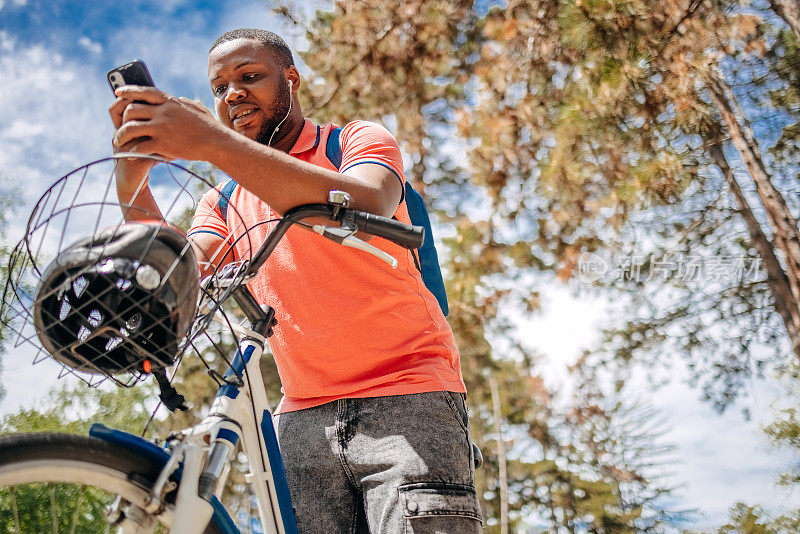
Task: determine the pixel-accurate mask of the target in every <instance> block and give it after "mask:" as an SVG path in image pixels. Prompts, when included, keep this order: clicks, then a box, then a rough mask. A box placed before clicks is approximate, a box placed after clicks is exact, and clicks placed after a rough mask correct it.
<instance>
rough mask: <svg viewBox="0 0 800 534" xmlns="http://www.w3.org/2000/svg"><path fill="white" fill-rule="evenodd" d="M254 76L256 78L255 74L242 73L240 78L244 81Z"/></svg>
mask: <svg viewBox="0 0 800 534" xmlns="http://www.w3.org/2000/svg"><path fill="white" fill-rule="evenodd" d="M255 78H256V75H255V74H244V75H242V80H246V81H249V80H255Z"/></svg>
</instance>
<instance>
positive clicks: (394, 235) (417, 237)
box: [355, 211, 425, 249]
mask: <svg viewBox="0 0 800 534" xmlns="http://www.w3.org/2000/svg"><path fill="white" fill-rule="evenodd" d="M355 222H356V226H358V229H359V230H363V231H364V232H366V233H368V234H372V235H375V236H378V237H383V238H384V239H388V240H389V241H391V242H393V243H397V244H398V245H400V246H401V247H405V248H409V249H410V248H419V247H420V246H421V245H422V241H423V240H424V239H425V228H424V227H422V226H411V225H410V224H406V223H402V222H400V221H398V220H395V219H390V218H388V217H382V216H380V215H374V214H372V213H365V212H363V211H357V212H355Z"/></svg>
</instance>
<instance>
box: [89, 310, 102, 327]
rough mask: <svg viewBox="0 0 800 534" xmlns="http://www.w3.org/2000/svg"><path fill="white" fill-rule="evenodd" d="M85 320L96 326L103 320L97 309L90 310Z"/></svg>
mask: <svg viewBox="0 0 800 534" xmlns="http://www.w3.org/2000/svg"><path fill="white" fill-rule="evenodd" d="M86 320H87V321H89V324H90V325H92V326H94V327H95V328H97V327H98V326H100V323H102V322H103V314H101V313H100V312H99V311H97V310H92V311H91V313H89V317H87V318H86Z"/></svg>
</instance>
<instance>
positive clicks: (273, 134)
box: [267, 80, 292, 146]
mask: <svg viewBox="0 0 800 534" xmlns="http://www.w3.org/2000/svg"><path fill="white" fill-rule="evenodd" d="M291 112H292V80H289V111H287V112H286V116H285V117H284V118H283V119H282V120H281V122H279V123H278V125H277V126H276V127H275V129H274V130H273V131H272V135H270V136H269V143H267V146H272V138H273V137H275V134H276V133H278V130H280V129H281V125H283V122H284V121H285V120H286V119H288V118H289V114H290V113H291Z"/></svg>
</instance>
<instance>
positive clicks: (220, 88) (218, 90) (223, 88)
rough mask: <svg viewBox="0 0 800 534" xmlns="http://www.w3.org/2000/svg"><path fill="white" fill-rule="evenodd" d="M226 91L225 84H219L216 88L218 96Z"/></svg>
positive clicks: (215, 92) (215, 91)
mask: <svg viewBox="0 0 800 534" xmlns="http://www.w3.org/2000/svg"><path fill="white" fill-rule="evenodd" d="M224 92H225V86H224V85H218V86H216V87H215V88H214V94H215V95H217V96H219V95H221V94H222V93H224Z"/></svg>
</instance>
